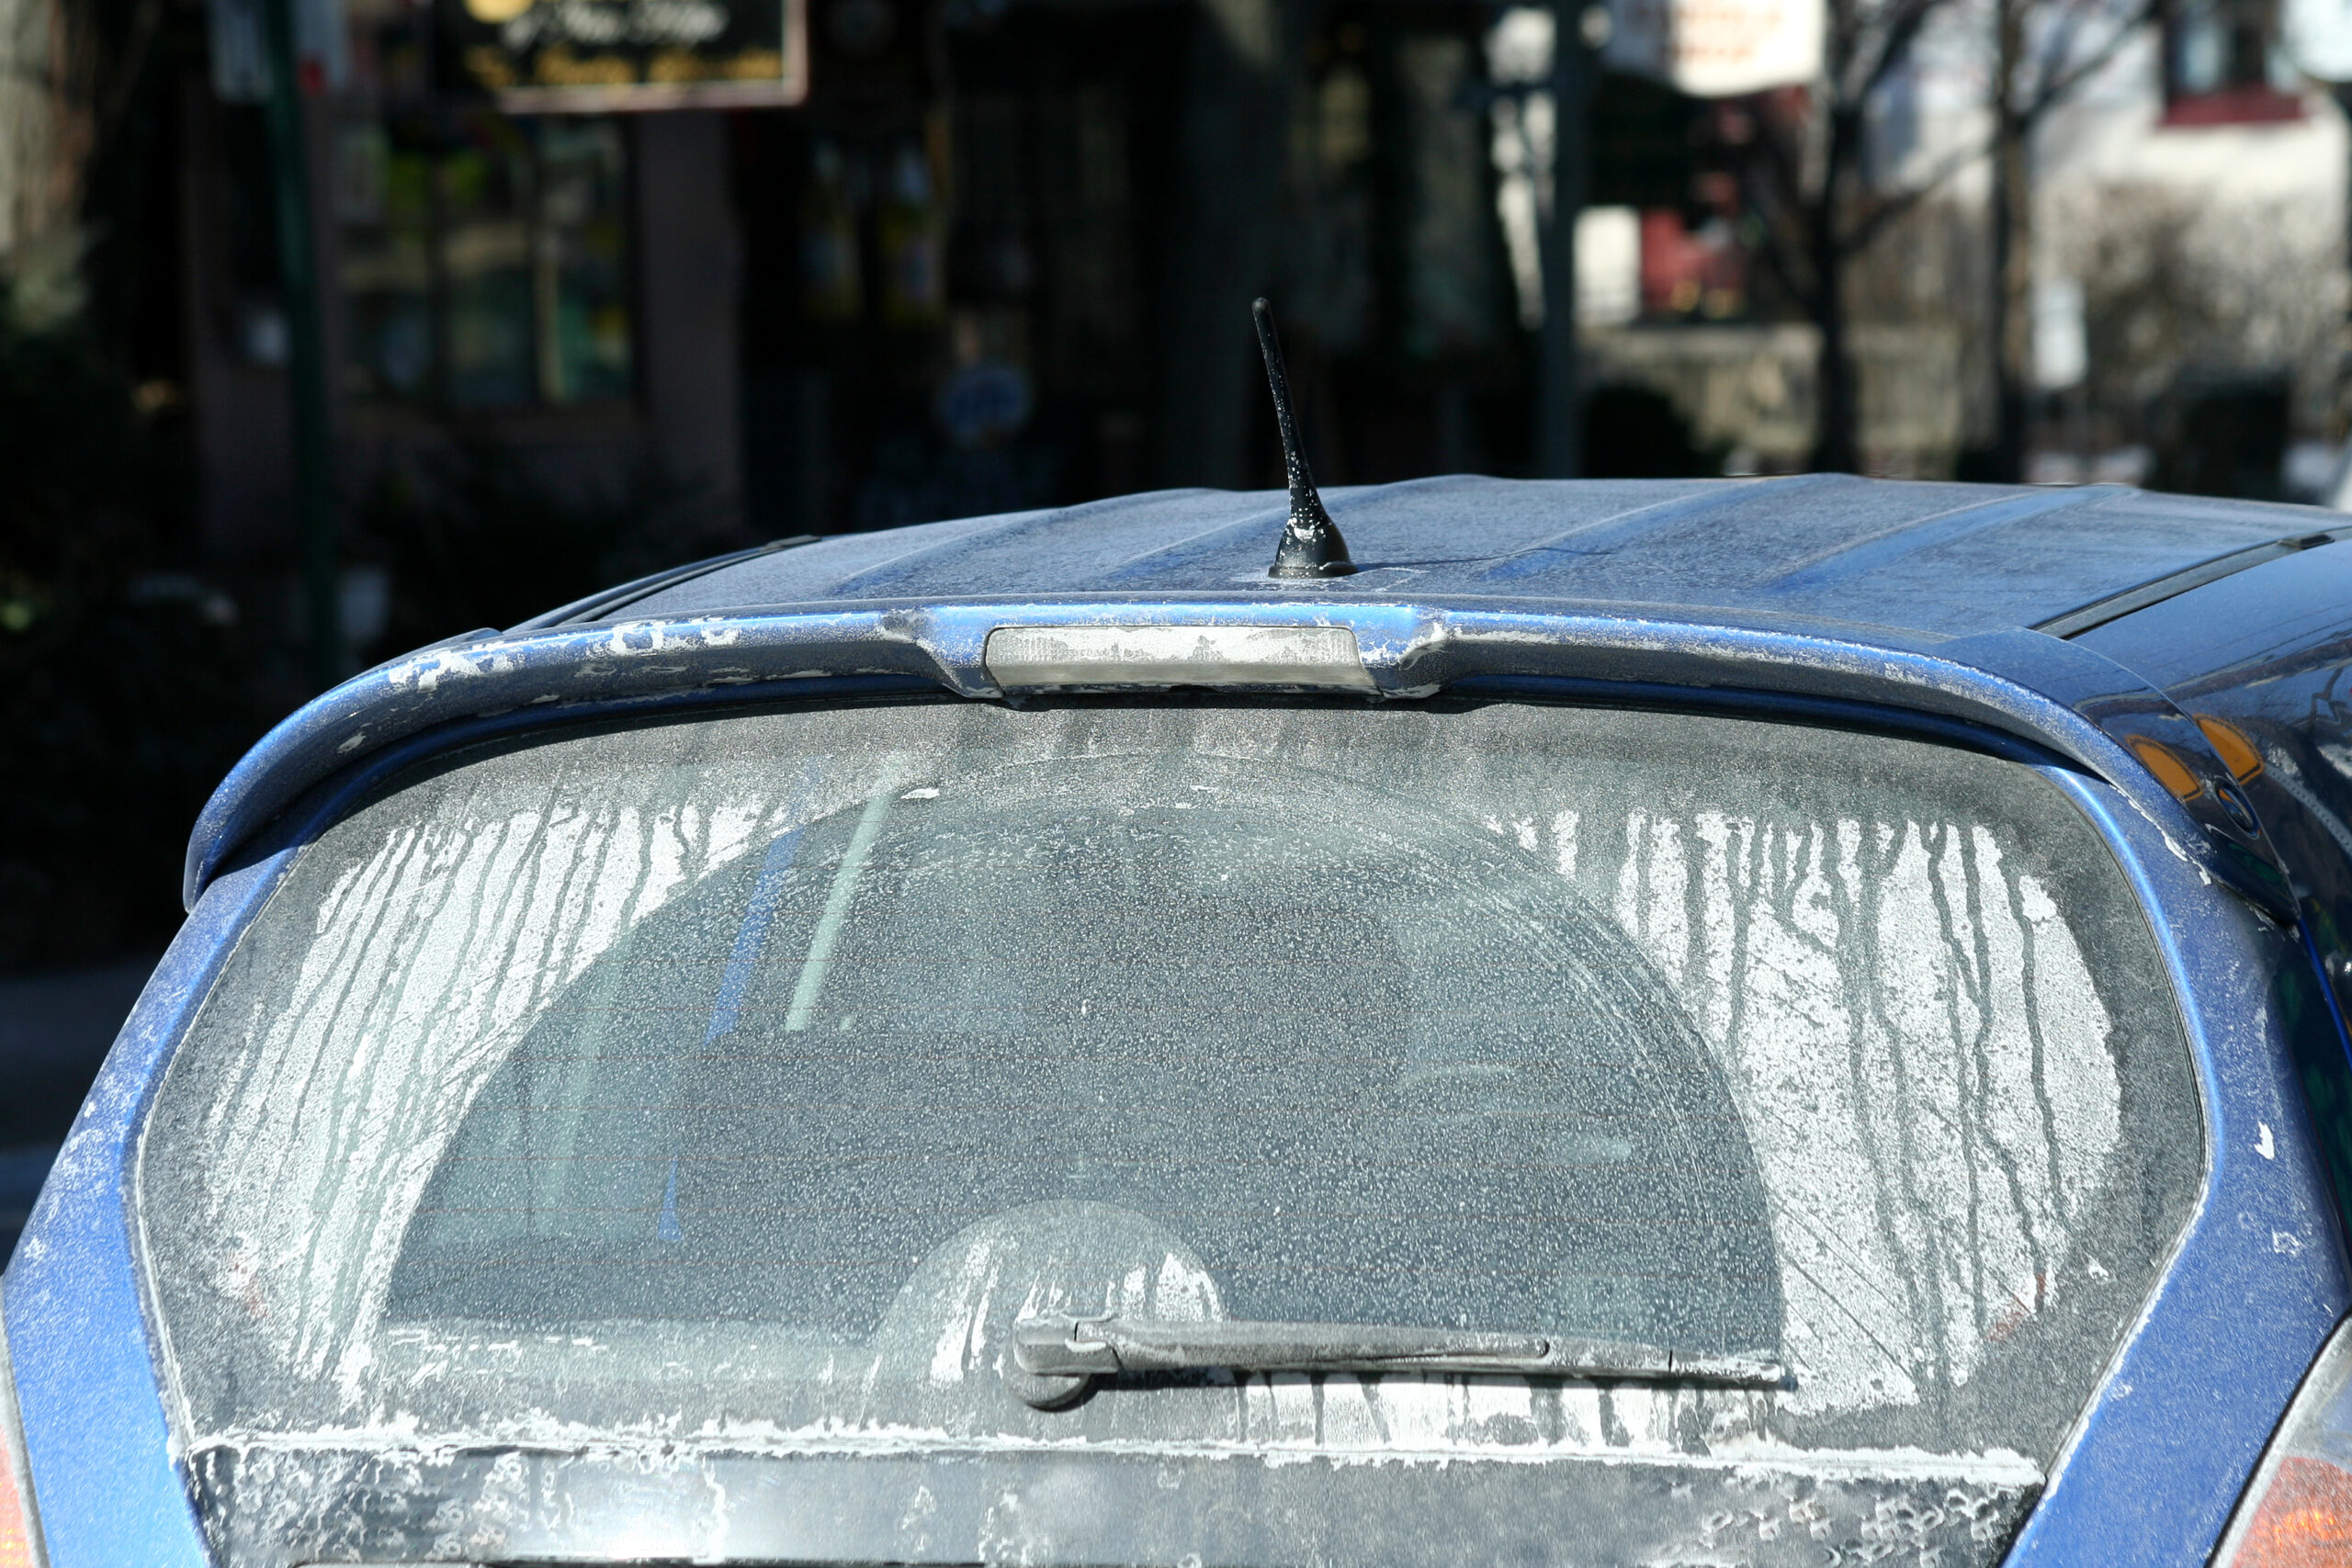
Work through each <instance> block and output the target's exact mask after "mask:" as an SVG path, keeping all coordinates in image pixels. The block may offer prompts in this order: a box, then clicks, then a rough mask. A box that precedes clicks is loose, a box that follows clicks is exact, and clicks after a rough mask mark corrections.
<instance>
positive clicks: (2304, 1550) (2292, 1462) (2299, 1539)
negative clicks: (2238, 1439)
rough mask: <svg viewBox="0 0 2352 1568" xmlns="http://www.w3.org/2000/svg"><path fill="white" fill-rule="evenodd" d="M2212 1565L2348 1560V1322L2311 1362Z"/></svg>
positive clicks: (2351, 1525) (2275, 1567)
mask: <svg viewBox="0 0 2352 1568" xmlns="http://www.w3.org/2000/svg"><path fill="white" fill-rule="evenodd" d="M2213 1562H2214V1568H2321V1565H2322V1564H2327V1565H2329V1568H2338V1565H2340V1564H2343V1563H2346V1562H2352V1321H2347V1322H2346V1323H2345V1324H2344V1325H2339V1326H2338V1327H2337V1329H2336V1331H2335V1335H2334V1336H2333V1337H2331V1338H2330V1339H2329V1340H2328V1342H2327V1348H2325V1349H2324V1350H2322V1351H2321V1352H2320V1353H2319V1359H2318V1360H2316V1361H2314V1362H2312V1370H2311V1372H2310V1374H2309V1375H2308V1376H2306V1377H2305V1378H2304V1379H2303V1386H2302V1387H2301V1389H2300V1390H2298V1391H2297V1392H2296V1394H2295V1399H2294V1403H2293V1404H2290V1405H2289V1406H2288V1407H2287V1418H2286V1419H2285V1420H2284V1421H2281V1422H2280V1423H2279V1424H2278V1436H2277V1437H2276V1438H2272V1439H2271V1441H2270V1451H2269V1452H2267V1453H2266V1454H2264V1455H2263V1456H2262V1463H2261V1465H2260V1467H2259V1468H2257V1469H2256V1471H2255V1472H2254V1482H2253V1483H2252V1484H2251V1485H2249V1486H2248V1487H2247V1488H2246V1489H2245V1497H2244V1498H2243V1499H2242V1500H2241V1501H2240V1502H2239V1504H2238V1512H2237V1517H2236V1518H2234V1519H2233V1520H2232V1521H2231V1522H2230V1529H2229V1533H2228V1534H2226V1535H2224V1536H2223V1537H2222V1549H2221V1551H2218V1552H2216V1553H2214V1556H2213Z"/></svg>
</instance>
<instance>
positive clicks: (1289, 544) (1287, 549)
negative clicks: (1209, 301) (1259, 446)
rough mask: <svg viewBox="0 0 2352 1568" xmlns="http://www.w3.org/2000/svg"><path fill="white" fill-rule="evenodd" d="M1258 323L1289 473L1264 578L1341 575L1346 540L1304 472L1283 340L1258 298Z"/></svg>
mask: <svg viewBox="0 0 2352 1568" xmlns="http://www.w3.org/2000/svg"><path fill="white" fill-rule="evenodd" d="M1250 315H1251V316H1252V317H1254V318H1256V320H1257V322H1258V347H1259V350H1260V351H1261V353H1263V354H1264V355H1265V356H1266V385H1267V386H1268V387H1269V388H1271V389H1272V391H1273V394H1274V421H1275V423H1277V424H1279V425H1281V426H1282V433H1283V469H1284V470H1285V471H1286V472H1287V473H1288V474H1289V475H1290V521H1289V522H1287V523H1285V524H1283V542H1282V543H1281V544H1279V545H1277V546H1275V547H1274V564H1273V565H1272V567H1271V568H1270V569H1268V570H1267V572H1266V575H1267V576H1268V577H1346V576H1348V575H1349V574H1351V572H1353V571H1354V570H1355V569H1356V563H1355V562H1353V561H1351V560H1350V559H1349V558H1348V542H1347V540H1345V539H1343V538H1341V537H1340V525H1338V524H1336V523H1334V522H1332V521H1331V514H1330V513H1328V512H1326V511H1324V510H1323V498H1322V497H1321V496H1319V495H1317V494H1316V493H1315V476H1314V475H1313V474H1311V473H1309V472H1307V471H1306V452H1305V451H1303V450H1301V449H1300V447H1299V445H1298V421H1297V420H1296V419H1295V418H1293V417H1292V415H1291V412H1290V378H1289V377H1288V376H1287V375H1285V374H1284V373H1283V345H1282V340H1281V339H1279V338H1277V337H1276V336H1274V308H1273V307H1272V306H1271V305H1269V304H1267V303H1266V302H1265V301H1264V300H1263V299H1261V300H1258V301H1257V302H1256V303H1255V304H1252V305H1251V306H1250Z"/></svg>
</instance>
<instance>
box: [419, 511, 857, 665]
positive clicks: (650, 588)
mask: <svg viewBox="0 0 2352 1568" xmlns="http://www.w3.org/2000/svg"><path fill="white" fill-rule="evenodd" d="M817 539H818V536H817V535H815V534H794V535H792V536H789V537H788V538H782V539H770V540H769V541H768V542H767V543H766V544H764V545H753V546H752V547H751V548H750V549H747V550H729V552H728V553H727V554H725V555H723V556H712V557H710V558H707V559H705V560H697V561H688V562H687V563H686V564H685V565H684V566H673V567H670V568H668V569H667V570H662V571H656V572H649V573H647V574H646V575H645V576H643V577H639V578H635V579H632V580H631V581H628V582H624V583H622V584H621V585H620V586H619V587H617V588H603V589H599V590H597V591H596V592H594V593H591V594H589V595H588V597H586V598H585V599H574V600H573V601H572V602H571V604H561V605H558V606H557V607H556V608H555V609H552V610H548V611H546V612H544V613H543V614H540V615H533V616H532V617H531V618H530V619H529V620H527V621H517V622H515V624H514V625H513V626H508V627H507V628H506V629H507V630H508V631H510V632H535V631H539V630H541V629H543V628H545V627H548V626H561V625H563V624H564V623H565V622H566V621H593V620H601V619H603V618H604V617H605V616H606V615H610V614H612V613H613V612H614V611H616V610H619V609H624V608H626V607H627V606H628V605H630V604H635V603H636V602H637V601H638V600H639V599H642V598H644V597H645V596H646V595H647V594H649V593H658V592H661V591H662V589H664V588H669V587H672V586H673V585H675V584H677V583H681V582H691V581H694V580H695V578H697V577H707V576H708V575H709V574H710V573H712V572H714V571H720V570H725V569H726V568H728V567H730V566H734V565H737V564H739V563H741V562H742V561H747V560H756V559H757V558H760V557H761V556H772V555H774V554H775V553H776V552H777V551H778V550H789V549H796V548H797V547H800V546H802V545H813V544H815V543H816V542H817ZM449 640H455V639H445V640H444V641H442V642H436V643H435V644H433V645H432V647H433V648H443V647H447V645H448V641H449ZM431 650H432V649H417V650H416V651H417V652H419V653H427V652H430V651H431Z"/></svg>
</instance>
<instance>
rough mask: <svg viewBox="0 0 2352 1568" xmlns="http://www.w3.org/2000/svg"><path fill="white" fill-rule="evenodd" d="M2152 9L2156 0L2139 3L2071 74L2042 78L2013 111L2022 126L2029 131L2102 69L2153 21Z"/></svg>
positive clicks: (2154, 10)
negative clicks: (2026, 99) (2028, 96)
mask: <svg viewBox="0 0 2352 1568" xmlns="http://www.w3.org/2000/svg"><path fill="white" fill-rule="evenodd" d="M2156 8H2157V0H2141V3H2140V5H2139V6H2137V7H2136V8H2135V9H2134V10H2133V11H2132V12H2131V15H2130V16H2128V17H2125V18H2124V19H2123V20H2122V21H2120V22H2119V23H2118V24H2116V28H2115V31H2114V32H2112V33H2110V34H2109V35H2108V39H2107V41H2106V42H2104V43H2102V44H2100V45H2099V46H2098V48H2097V49H2095V50H2093V51H2091V52H2090V53H2089V54H2087V55H2086V56H2085V57H2084V58H2083V59H2081V60H2079V61H2077V62H2075V65H2074V67H2073V68H2072V69H2071V70H2067V71H2064V72H2061V73H2059V74H2057V75H2055V76H2051V77H2047V78H2045V79H2044V80H2043V81H2042V82H2041V84H2040V85H2038V86H2037V88H2036V89H2035V92H2034V96H2032V98H2031V99H2030V100H2029V101H2028V102H2027V103H2026V105H2025V106H2024V107H2022V108H2019V109H2018V111H2017V113H2018V118H2019V119H2020V121H2021V122H2022V123H2023V124H2024V126H2025V127H2026V128H2027V129H2029V130H2030V129H2031V128H2032V127H2033V125H2034V124H2035V123H2036V122H2038V121H2039V120H2040V119H2041V117H2042V116H2043V115H2046V114H2048V113H2049V112H2050V111H2051V110H2052V109H2053V108H2055V107H2058V105H2059V104H2060V103H2061V102H2062V101H2064V99H2065V97H2066V96H2067V95H2069V94H2071V93H2072V92H2073V91H2074V90H2075V88H2077V87H2079V86H2081V85H2083V84H2084V83H2085V82H2086V81H2088V80H2089V79H2090V78H2091V77H2093V76H2095V75H2097V74H2098V73H2099V72H2100V71H2102V70H2104V69H2106V67H2107V65H2108V63H2109V62H2110V61H2112V60H2114V58H2115V57H2116V56H2117V55H2118V54H2120V53H2121V52H2122V51H2123V46H2124V45H2125V44H2127V43H2129V42H2131V39H2132V38H2133V37H2134V36H2136V35H2137V34H2138V33H2139V31H2140V29H2141V28H2144V27H2146V26H2148V25H2149V24H2150V23H2152V22H2154V20H2155V19H2156Z"/></svg>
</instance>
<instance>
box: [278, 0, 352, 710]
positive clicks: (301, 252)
mask: <svg viewBox="0 0 2352 1568" xmlns="http://www.w3.org/2000/svg"><path fill="white" fill-rule="evenodd" d="M262 18H263V28H264V30H265V32H266V35H267V41H268V46H269V105H268V116H269V164H270V184H271V186H272V187H273V190H274V195H275V197H276V206H277V271H278V276H279V283H280V287H281V288H282V289H283V291H284V303H285V309H286V328H287V332H286V336H287V347H288V356H287V385H286V392H287V398H288V403H289V405H290V411H289V412H291V413H292V416H293V428H294V519H295V524H296V526H297V528H298V529H299V531H300V535H301V539H302V592H303V603H304V607H305V609H306V610H307V612H308V616H307V618H308V621H309V630H310V659H309V665H310V674H311V682H312V683H313V684H315V685H316V686H318V687H319V688H320V689H321V690H324V689H325V688H326V687H328V686H332V685H334V683H335V682H337V681H339V680H341V679H342V678H343V673H344V669H343V665H344V653H343V626H342V615H341V608H342V606H341V604H340V597H341V596H340V594H339V593H338V592H337V588H338V583H337V574H336V564H335V550H336V539H335V512H334V468H333V466H332V454H331V453H330V451H329V449H328V445H327V443H328V426H327V370H326V344H325V342H324V340H323V337H322V333H321V328H320V322H319V279H318V268H317V266H316V265H315V256H316V252H315V251H314V250H313V249H312V243H311V175H310V170H311V160H310V152H309V145H308V138H307V137H306V136H305V134H304V130H303V125H302V99H301V95H300V84H299V83H298V82H297V81H296V79H295V73H294V53H295V51H294V0H262Z"/></svg>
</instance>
